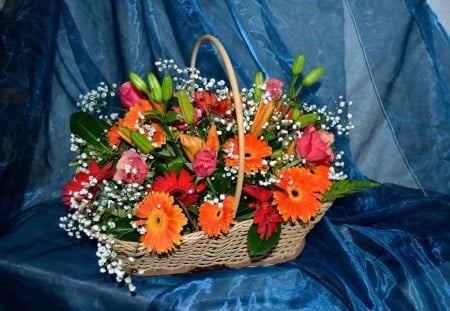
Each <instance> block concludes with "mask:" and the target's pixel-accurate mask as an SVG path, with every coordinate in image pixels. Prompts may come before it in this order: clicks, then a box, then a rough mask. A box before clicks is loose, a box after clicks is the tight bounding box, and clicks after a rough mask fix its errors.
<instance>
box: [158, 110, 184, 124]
mask: <svg viewBox="0 0 450 311" xmlns="http://www.w3.org/2000/svg"><path fill="white" fill-rule="evenodd" d="M178 119H180V118H179V116H178V113H176V112H175V111H170V112H168V113H167V114H166V115H165V116H164V117H163V118H162V122H164V123H170V122H173V121H176V120H178Z"/></svg>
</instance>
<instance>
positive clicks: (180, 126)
mask: <svg viewBox="0 0 450 311" xmlns="http://www.w3.org/2000/svg"><path fill="white" fill-rule="evenodd" d="M172 109H173V111H175V112H176V113H178V114H179V115H180V116H181V108H180V107H172ZM201 117H202V111H201V109H198V108H194V125H197V124H198V122H200V119H201ZM172 125H173V126H175V127H176V128H177V129H179V130H180V131H187V130H188V129H189V126H188V125H187V124H186V122H184V121H183V120H181V119H180V120H176V121H174V122H173V123H172Z"/></svg>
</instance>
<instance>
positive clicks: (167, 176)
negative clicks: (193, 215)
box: [152, 169, 198, 206]
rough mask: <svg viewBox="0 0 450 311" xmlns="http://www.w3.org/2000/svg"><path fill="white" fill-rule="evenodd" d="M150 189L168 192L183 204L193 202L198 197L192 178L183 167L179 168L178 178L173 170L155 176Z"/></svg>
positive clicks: (186, 204) (187, 204)
mask: <svg viewBox="0 0 450 311" xmlns="http://www.w3.org/2000/svg"><path fill="white" fill-rule="evenodd" d="M152 189H153V191H155V192H165V193H168V194H170V195H171V196H173V197H174V198H175V200H177V201H178V202H180V203H181V204H183V205H184V206H189V205H191V204H195V203H196V202H197V199H198V193H197V190H196V187H195V184H194V179H193V177H192V176H191V175H190V174H189V171H187V170H185V169H182V170H181V172H180V175H179V176H178V178H177V174H176V173H175V171H171V172H170V173H167V172H165V173H164V176H159V177H156V179H155V181H154V183H153V188H152Z"/></svg>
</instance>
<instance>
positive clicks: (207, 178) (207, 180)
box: [206, 176, 217, 196]
mask: <svg viewBox="0 0 450 311" xmlns="http://www.w3.org/2000/svg"><path fill="white" fill-rule="evenodd" d="M206 183H207V184H208V187H209V188H210V189H211V191H212V193H213V195H214V196H215V195H216V193H217V192H216V189H215V188H214V185H213V183H212V181H211V178H209V176H207V177H206Z"/></svg>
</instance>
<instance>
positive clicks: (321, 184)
mask: <svg viewBox="0 0 450 311" xmlns="http://www.w3.org/2000/svg"><path fill="white" fill-rule="evenodd" d="M306 168H307V169H309V170H310V172H311V174H312V175H313V176H314V180H315V183H316V187H317V190H318V191H319V192H320V193H324V192H325V191H327V190H329V189H330V188H331V184H332V183H331V180H330V178H329V177H328V173H329V172H330V165H328V164H325V163H320V164H316V165H315V166H307V167H306Z"/></svg>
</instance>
